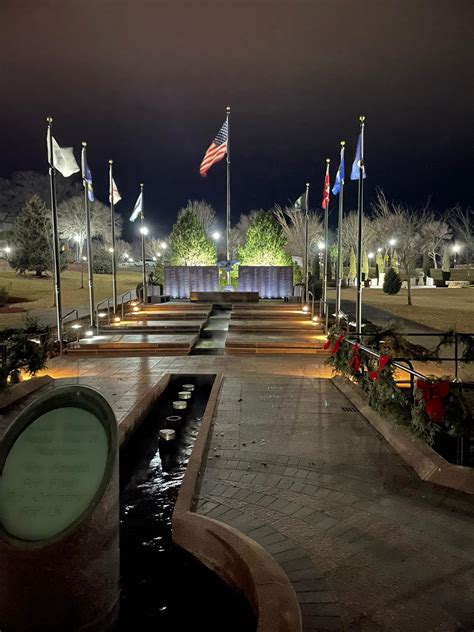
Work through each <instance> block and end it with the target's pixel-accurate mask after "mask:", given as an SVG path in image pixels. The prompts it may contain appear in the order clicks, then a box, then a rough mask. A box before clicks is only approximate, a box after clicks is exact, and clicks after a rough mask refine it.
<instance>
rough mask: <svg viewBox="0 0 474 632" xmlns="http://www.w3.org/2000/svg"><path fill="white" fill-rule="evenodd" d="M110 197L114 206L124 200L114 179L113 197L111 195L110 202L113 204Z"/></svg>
mask: <svg viewBox="0 0 474 632" xmlns="http://www.w3.org/2000/svg"><path fill="white" fill-rule="evenodd" d="M110 197H112V199H113V201H114V204H117V203H118V202H120V200H121V199H122V196H121V195H120V193H119V190H118V189H117V185H116V184H115V180H114V179H113V178H112V196H110V195H109V202H112V200H111V199H110Z"/></svg>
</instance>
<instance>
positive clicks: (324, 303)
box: [319, 298, 329, 332]
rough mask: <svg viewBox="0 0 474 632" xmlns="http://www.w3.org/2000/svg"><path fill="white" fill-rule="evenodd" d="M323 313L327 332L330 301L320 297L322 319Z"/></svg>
mask: <svg viewBox="0 0 474 632" xmlns="http://www.w3.org/2000/svg"><path fill="white" fill-rule="evenodd" d="M323 306H324V308H323ZM323 314H324V318H325V330H326V332H327V331H328V329H329V303H328V302H327V301H325V300H324V299H323V298H320V299H319V319H320V320H321V316H322V315H323Z"/></svg>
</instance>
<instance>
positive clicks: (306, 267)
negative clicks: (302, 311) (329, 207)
mask: <svg viewBox="0 0 474 632" xmlns="http://www.w3.org/2000/svg"><path fill="white" fill-rule="evenodd" d="M308 237H309V182H307V183H306V196H305V221H304V278H305V281H304V286H305V289H304V300H305V303H308V301H309V294H308V290H309V288H308V285H309V244H308Z"/></svg>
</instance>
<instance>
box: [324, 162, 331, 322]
mask: <svg viewBox="0 0 474 632" xmlns="http://www.w3.org/2000/svg"><path fill="white" fill-rule="evenodd" d="M330 162H331V160H330V158H326V173H325V177H324V198H325V205H324V277H323V302H324V315H325V316H326V317H327V315H328V306H327V288H328V240H329V190H328V192H327V197H326V177H327V176H329V163H330ZM326 320H327V318H326Z"/></svg>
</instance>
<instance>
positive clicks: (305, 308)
mask: <svg viewBox="0 0 474 632" xmlns="http://www.w3.org/2000/svg"><path fill="white" fill-rule="evenodd" d="M303 312H304V313H307V312H309V305H303Z"/></svg>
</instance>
